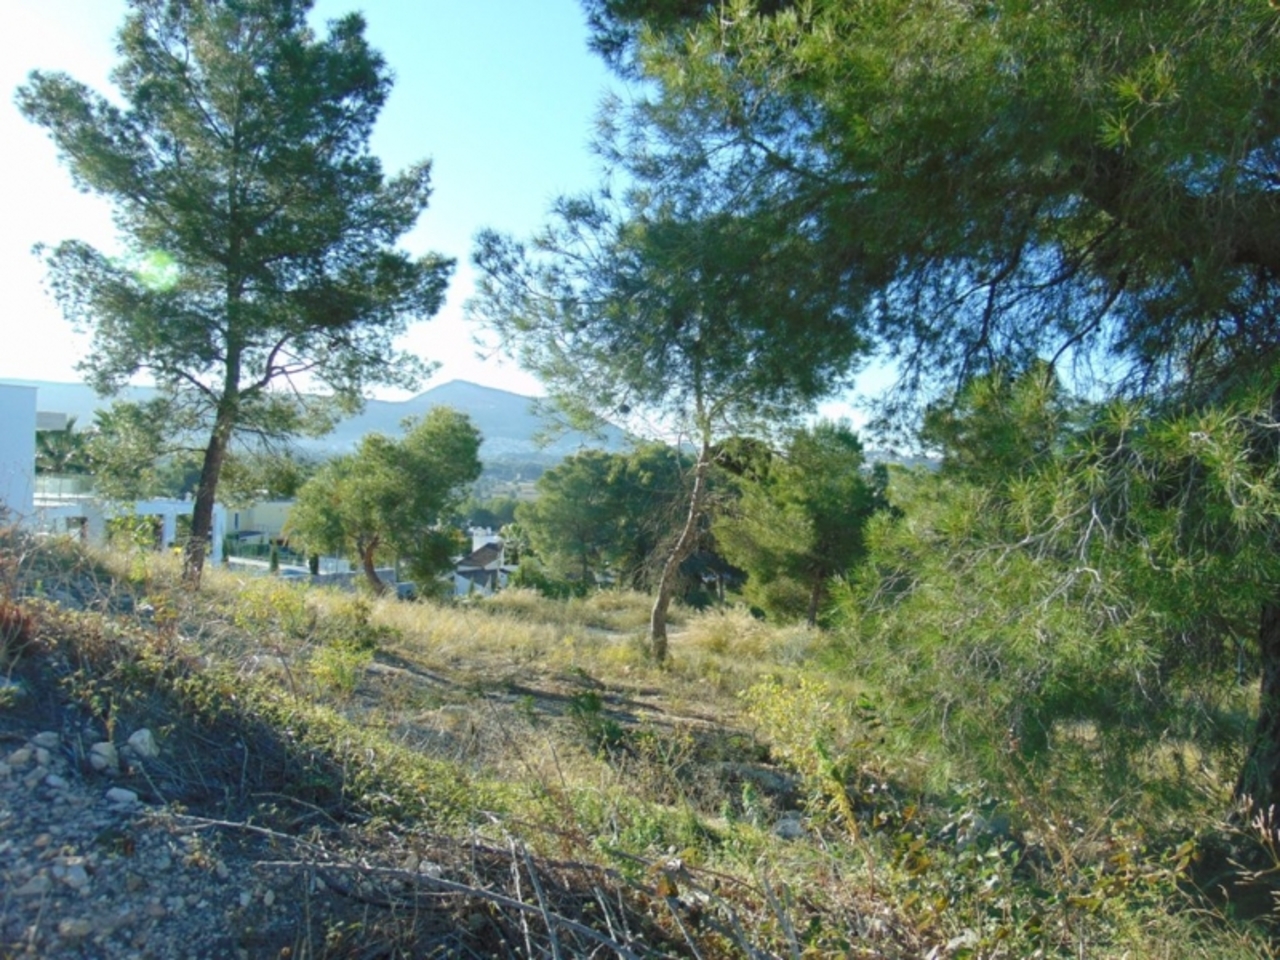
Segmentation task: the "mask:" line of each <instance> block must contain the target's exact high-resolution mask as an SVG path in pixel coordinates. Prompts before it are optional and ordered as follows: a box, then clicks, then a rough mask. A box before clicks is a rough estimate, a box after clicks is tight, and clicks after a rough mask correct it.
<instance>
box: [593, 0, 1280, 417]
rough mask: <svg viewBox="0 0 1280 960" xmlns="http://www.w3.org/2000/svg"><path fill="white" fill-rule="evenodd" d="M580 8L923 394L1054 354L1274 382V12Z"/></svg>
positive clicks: (760, 5) (1159, 374)
mask: <svg viewBox="0 0 1280 960" xmlns="http://www.w3.org/2000/svg"><path fill="white" fill-rule="evenodd" d="M589 6H590V7H591V9H592V10H593V11H594V12H595V13H596V21H595V22H596V28H597V33H598V36H599V38H600V39H601V42H603V43H605V45H606V46H611V47H612V48H613V49H615V51H618V52H619V53H620V54H622V55H623V59H624V60H625V62H628V63H630V64H631V67H632V69H635V70H637V71H639V72H640V73H641V74H642V75H643V76H644V77H645V78H646V79H647V80H648V81H649V82H650V84H651V85H652V88H655V89H656V93H655V94H654V98H653V102H652V103H642V104H641V105H640V106H639V107H638V108H637V110H638V111H640V112H662V111H678V112H680V113H682V114H683V115H685V116H686V117H687V122H688V123H690V124H693V123H697V124H698V125H699V126H700V129H701V131H702V133H701V137H702V140H703V142H704V143H706V144H707V147H706V152H707V153H708V154H713V155H715V156H716V157H717V159H718V163H719V164H720V165H721V167H722V168H725V167H733V168H736V167H738V166H747V167H751V166H752V165H755V168H756V169H759V170H760V171H761V176H762V177H767V179H768V183H769V191H768V198H767V203H766V204H765V206H764V212H760V211H756V212H755V213H756V215H758V216H768V217H769V218H771V219H772V222H773V224H774V225H775V226H778V225H780V224H781V223H789V224H790V229H791V230H793V231H794V232H796V233H797V234H803V235H805V236H813V237H819V238H821V243H822V244H823V250H824V252H825V253H826V254H827V256H828V259H827V260H826V261H824V263H823V267H824V270H823V275H824V276H825V278H826V281H827V282H828V283H830V284H832V285H835V284H836V283H841V282H845V278H846V275H847V274H853V275H855V276H856V282H855V283H853V284H851V285H850V286H849V288H848V289H849V290H850V293H851V294H852V296H853V297H855V298H857V301H858V302H859V303H860V304H868V305H874V306H875V309H877V310H878V311H879V314H878V316H877V319H876V325H875V331H876V334H877V336H878V338H879V340H880V343H881V345H882V346H883V347H884V348H885V349H886V351H887V352H888V353H889V355H890V357H891V358H892V359H894V360H897V361H898V362H899V363H901V364H902V365H903V367H904V373H905V374H906V375H907V377H908V379H909V380H911V381H912V382H913V383H914V384H915V385H916V386H919V387H921V388H923V389H925V390H926V391H930V392H931V391H933V390H936V389H937V388H938V386H943V387H944V388H945V387H946V386H948V385H954V384H957V383H963V382H965V381H966V380H968V379H969V378H970V377H971V376H972V375H974V374H976V373H980V372H983V371H989V370H991V369H993V368H996V367H998V366H1000V365H1002V364H1008V365H1011V366H1012V367H1013V368H1015V369H1023V368H1026V367H1027V366H1028V365H1029V364H1030V363H1032V362H1034V361H1035V360H1036V358H1038V357H1044V358H1053V360H1054V361H1055V365H1056V364H1057V363H1058V362H1059V361H1061V362H1063V364H1064V365H1065V364H1066V363H1067V362H1070V361H1080V360H1082V359H1084V358H1085V357H1088V356H1092V357H1095V358H1097V357H1101V356H1105V355H1106V354H1108V353H1109V354H1111V356H1112V357H1118V358H1120V359H1121V361H1122V363H1123V364H1125V365H1126V366H1128V367H1129V369H1130V370H1134V371H1138V372H1141V373H1143V374H1145V375H1146V377H1147V379H1146V381H1145V382H1146V383H1147V384H1148V385H1149V384H1151V383H1152V382H1154V381H1156V380H1166V381H1169V380H1173V381H1177V380H1192V381H1198V382H1201V383H1206V384H1207V383H1212V382H1218V383H1223V382H1238V381H1239V379H1240V377H1241V375H1242V374H1247V373H1248V372H1249V371H1265V370H1267V369H1268V368H1269V367H1271V366H1272V365H1273V364H1274V361H1275V359H1276V356H1277V354H1276V341H1275V339H1274V338H1273V337H1271V336H1270V333H1269V331H1270V319H1269V318H1270V317H1271V316H1273V315H1274V313H1275V306H1276V297H1277V292H1278V291H1280V286H1277V283H1276V280H1277V277H1278V276H1280V259H1278V257H1277V248H1276V246H1275V245H1274V244H1272V243H1270V242H1267V241H1262V240H1261V238H1262V237H1264V236H1270V235H1272V230H1273V226H1274V224H1275V221H1276V208H1275V204H1274V191H1273V184H1272V183H1271V170H1272V166H1273V164H1274V144H1275V142H1276V139H1277V133H1278V132H1280V118H1278V117H1277V115H1276V113H1275V112H1274V111H1273V110H1272V109H1271V108H1270V106H1269V104H1270V99H1271V96H1272V90H1273V87H1274V84H1275V81H1276V77H1277V66H1276V60H1275V57H1274V46H1275V43H1276V36H1277V30H1280V27H1278V26H1277V21H1276V17H1275V10H1274V8H1273V6H1272V5H1271V4H1270V3H1268V2H1267V0H1246V2H1234V0H1210V2H1203V0H1170V2H1167V3H1163V4H1161V5H1160V8H1159V10H1158V11H1152V10H1150V9H1148V8H1146V7H1145V6H1142V5H1135V4H1127V3H1105V4H1100V3H1086V4H1081V3H1076V2H1073V0H1050V2H1047V3H1037V4H1031V5H1028V4H1026V3H1022V2H1021V0H992V2H985V3H961V4H937V3H913V2H910V0H869V2H862V3H856V4H849V3H814V4H798V3H791V2H787V0H782V2H772V0H770V2H762V0H735V2H733V3H731V4H730V5H729V7H726V6H725V5H723V4H712V3H702V2H698V0H691V2H688V3H685V2H676V3H672V2H668V0H590V3H589ZM730 10H731V12H730ZM619 44H621V46H622V49H621V50H619V48H618V45H619ZM792 262H793V265H794V266H796V267H798V268H801V269H802V268H803V267H804V266H806V265H807V264H808V262H809V261H807V260H804V259H800V260H795V261H792ZM851 309H856V307H851ZM1121 372H1122V373H1123V372H1125V371H1121Z"/></svg>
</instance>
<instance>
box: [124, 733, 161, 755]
mask: <svg viewBox="0 0 1280 960" xmlns="http://www.w3.org/2000/svg"><path fill="white" fill-rule="evenodd" d="M129 747H130V748H131V749H132V750H133V752H134V753H135V754H137V755H138V756H139V757H141V758H142V759H144V760H151V759H154V758H155V757H158V756H160V747H159V745H158V744H157V743H156V738H155V737H154V736H153V735H152V733H151V731H150V730H148V729H147V728H146V727H143V728H142V729H141V730H136V731H134V733H133V734H132V735H131V736H130V737H129Z"/></svg>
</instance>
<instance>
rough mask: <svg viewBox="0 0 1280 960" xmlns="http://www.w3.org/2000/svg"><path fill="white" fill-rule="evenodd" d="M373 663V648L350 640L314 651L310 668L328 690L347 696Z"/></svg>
mask: <svg viewBox="0 0 1280 960" xmlns="http://www.w3.org/2000/svg"><path fill="white" fill-rule="evenodd" d="M372 662H373V651H372V650H369V649H365V648H361V647H359V646H356V645H354V644H350V643H336V644H330V645H328V646H323V647H316V648H315V649H314V650H312V651H311V656H310V658H309V659H308V661H307V669H308V670H310V671H311V676H312V677H314V678H315V680H316V682H317V683H319V684H320V685H321V687H323V688H324V689H325V690H326V691H329V692H331V693H333V694H335V695H336V696H338V697H339V698H340V699H346V698H349V697H350V696H351V695H352V694H353V693H355V690H356V686H357V685H358V684H359V683H360V678H361V677H363V676H364V671H365V668H367V667H368V666H369V664H370V663H372Z"/></svg>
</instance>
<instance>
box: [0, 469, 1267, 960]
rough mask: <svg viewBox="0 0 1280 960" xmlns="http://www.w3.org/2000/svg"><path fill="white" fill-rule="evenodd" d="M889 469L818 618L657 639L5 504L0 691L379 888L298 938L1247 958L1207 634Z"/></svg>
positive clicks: (569, 608) (927, 480)
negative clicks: (1111, 602) (58, 533)
mask: <svg viewBox="0 0 1280 960" xmlns="http://www.w3.org/2000/svg"><path fill="white" fill-rule="evenodd" d="M898 479H899V480H900V481H901V486H900V487H899V486H897V485H895V489H897V490H898V491H899V495H900V496H901V497H902V499H903V502H904V503H906V504H907V505H908V507H907V509H908V511H909V514H910V515H911V516H913V517H915V518H916V520H915V522H914V523H912V524H906V523H894V522H892V521H891V520H890V519H888V518H882V519H881V520H877V522H876V527H875V529H874V530H873V533H872V536H871V538H870V542H871V550H872V553H873V554H874V555H875V556H877V558H878V559H879V564H878V569H879V570H880V577H879V579H873V578H871V577H870V576H868V577H867V578H866V579H865V580H864V581H862V582H858V581H850V582H849V583H848V585H847V586H845V587H843V588H841V589H840V591H838V595H837V597H836V604H837V609H838V611H839V619H840V620H841V626H839V627H838V628H836V629H832V630H830V631H825V632H824V631H818V630H814V629H811V628H808V627H804V626H801V625H796V626H785V625H771V624H768V623H765V622H762V621H760V620H758V619H755V618H753V617H752V616H750V615H749V614H748V613H746V612H745V610H742V609H741V608H738V607H723V608H715V609H711V610H708V611H704V612H694V611H690V610H686V609H683V608H681V607H679V606H677V607H676V608H675V609H674V610H673V630H672V650H671V657H670V658H669V660H668V661H667V662H666V663H665V664H663V665H659V664H657V663H655V662H654V661H653V660H652V658H651V655H650V652H649V649H648V645H647V642H646V629H647V623H648V600H647V598H646V597H645V596H644V595H642V594H633V593H628V592H625V591H614V590H606V591H599V592H596V593H593V594H592V595H590V596H588V597H584V598H581V599H573V600H567V601H563V600H549V599H547V598H545V597H542V596H540V595H538V594H536V593H534V592H532V591H527V590H510V591H507V592H505V593H502V594H499V595H498V596H496V597H494V598H491V599H487V600H469V601H466V602H458V603H454V604H448V605H439V604H435V603H404V602H396V601H394V600H390V599H367V598H362V597H360V596H358V595H353V594H344V593H328V592H326V591H319V590H307V589H306V588H302V587H299V586H297V585H295V584H291V583H289V582H286V581H281V580H277V579H275V578H270V577H266V578H261V579H257V580H250V581H244V580H240V579H238V578H236V577H235V576H233V575H230V574H228V573H225V572H222V571H212V570H211V571H209V576H208V577H207V579H206V582H205V587H204V589H203V590H202V591H201V592H200V593H195V594H193V593H191V592H189V591H185V590H183V589H182V587H181V571H180V569H179V565H178V561H177V560H176V559H175V558H170V557H164V556H161V555H157V554H153V553H150V552H132V553H126V554H117V555H111V556H103V557H91V556H86V555H84V554H82V553H80V552H79V548H78V547H76V546H73V545H71V544H67V543H61V542H56V541H45V542H42V543H36V542H34V541H31V540H29V539H25V538H24V537H22V536H19V535H17V534H14V533H12V532H10V533H8V534H6V535H5V540H4V547H3V562H4V567H3V574H4V577H3V585H4V594H5V599H4V602H3V614H2V617H0V624H2V626H3V629H4V637H5V661H4V667H5V674H6V676H7V677H9V678H10V679H11V680H12V681H13V682H14V683H13V684H12V685H10V686H7V687H6V688H5V691H4V696H5V698H6V700H5V703H4V705H3V709H2V711H0V723H2V724H3V725H4V729H5V730H6V731H8V732H17V731H21V730H30V729H34V728H36V727H47V726H49V725H56V724H63V725H64V726H66V725H68V724H69V725H70V726H71V727H73V728H75V729H81V730H82V731H83V735H84V736H87V737H110V736H112V733H113V731H125V730H130V729H136V727H137V726H140V725H148V726H150V727H151V728H152V729H156V730H163V731H165V733H164V737H163V745H164V755H163V767H162V768H156V769H153V770H152V771H150V773H149V776H150V778H151V779H150V782H148V781H147V780H144V779H143V778H141V777H136V778H135V781H136V782H133V783H131V785H132V786H134V787H135V788H137V789H139V790H140V791H141V792H142V793H143V795H144V796H146V797H148V798H149V799H151V800H153V801H160V800H167V801H169V802H181V803H182V804H184V805H185V807H186V808H187V809H188V811H190V812H194V813H197V814H199V815H200V816H203V817H207V818H210V819H215V820H217V821H219V822H221V823H223V824H224V827H225V829H228V830H234V829H235V826H234V825H235V824H245V825H252V827H253V828H255V829H265V830H269V831H272V832H273V833H275V834H277V835H278V836H279V837H280V838H282V839H281V840H280V841H279V842H284V838H288V837H291V836H293V837H298V838H305V840H306V846H305V850H304V856H303V858H302V860H303V861H305V860H306V855H310V856H312V857H313V858H315V863H313V865H317V866H321V867H324V868H325V869H329V870H344V871H350V872H351V874H352V876H353V877H357V878H359V879H360V881H361V883H365V884H367V886H366V887H362V889H365V890H366V892H367V891H368V890H374V891H376V892H377V893H378V896H374V897H372V898H369V897H366V898H364V899H362V900H361V901H360V902H359V911H358V912H359V914H360V916H361V920H360V921H359V922H358V923H352V924H351V925H347V926H343V928H342V930H341V931H334V930H329V931H323V930H319V931H317V930H311V931H308V932H307V937H306V940H305V942H306V943H307V944H309V945H310V946H309V948H308V949H309V950H310V951H311V953H310V954H309V955H312V956H331V957H340V956H366V955H375V954H376V955H382V956H420V955H423V953H424V952H428V951H430V950H437V951H440V952H443V954H445V955H453V956H494V955H503V954H508V953H509V954H510V955H517V956H525V955H529V956H543V955H545V956H554V955H560V956H578V955H581V956H587V955H617V956H639V957H650V956H652V957H657V956H688V957H696V956H701V957H736V956H756V957H764V956H779V957H798V956H849V955H854V956H867V957H920V956H930V955H931V956H935V957H944V956H947V957H963V956H969V957H1000V956H1007V957H1024V956H1061V957H1068V956H1070V957H1075V956H1080V955H1086V956H1098V957H1107V956H1113V957H1121V956H1152V957H1160V956H1164V957H1196V956H1199V957H1256V956H1265V955H1270V953H1269V951H1270V950H1271V946H1270V945H1271V943H1272V940H1271V935H1272V927H1271V921H1272V914H1271V912H1270V910H1271V896H1270V894H1271V890H1272V886H1271V879H1272V876H1273V874H1274V872H1275V871H1276V870H1277V868H1278V867H1280V862H1278V861H1277V859H1276V858H1275V856H1274V855H1273V851H1274V847H1273V846H1272V845H1271V844H1270V841H1269V837H1270V833H1269V832H1268V831H1267V830H1265V829H1260V828H1259V826H1258V825H1257V824H1251V823H1248V822H1243V821H1236V822H1232V821H1228V820H1225V819H1224V818H1223V817H1222V816H1221V812H1222V810H1223V809H1224V804H1225V800H1226V798H1228V797H1229V796H1230V794H1231V790H1232V787H1233V785H1234V784H1233V777H1234V771H1235V769H1236V766H1237V764H1238V761H1239V758H1240V754H1241V751H1242V749H1243V746H1244V741H1243V731H1244V730H1245V728H1246V727H1247V717H1248V712H1249V710H1250V707H1251V701H1252V700H1253V699H1254V693H1253V690H1252V689H1251V688H1246V687H1242V686H1240V685H1237V684H1235V683H1232V682H1223V678H1221V677H1218V676H1216V675H1215V674H1216V673H1217V672H1224V673H1231V672H1233V671H1234V669H1235V664H1234V663H1226V664H1222V665H1221V667H1222V669H1221V671H1218V670H1217V669H1216V668H1214V667H1212V666H1210V665H1207V664H1206V663H1205V662H1204V661H1199V662H1196V663H1195V664H1194V665H1193V664H1192V663H1191V662H1190V655H1189V660H1188V662H1187V663H1186V664H1184V665H1173V666H1166V665H1162V668H1161V669H1155V668H1153V667H1152V665H1151V663H1150V662H1149V661H1145V662H1144V652H1145V651H1144V650H1143V648H1142V647H1141V643H1140V641H1141V638H1142V636H1143V631H1144V629H1147V627H1148V626H1149V625H1148V624H1144V623H1142V622H1141V617H1132V618H1130V619H1129V620H1128V621H1125V622H1117V621H1116V619H1115V617H1114V615H1109V614H1108V612H1107V608H1106V603H1102V604H1101V605H1100V606H1099V607H1098V608H1097V614H1096V616H1091V615H1082V611H1084V612H1085V613H1086V614H1087V611H1088V610H1090V609H1093V608H1091V607H1090V606H1089V604H1087V603H1086V604H1083V605H1081V604H1079V603H1077V602H1075V601H1073V600H1071V599H1070V598H1069V596H1068V595H1069V594H1070V593H1071V589H1072V588H1067V589H1065V590H1063V591H1062V592H1061V594H1060V595H1059V596H1058V597H1056V598H1054V597H1047V598H1046V597H1045V596H1044V594H1043V593H1042V592H1041V591H1040V590H1039V586H1038V584H1039V581H1040V580H1041V579H1043V578H1045V577H1046V576H1047V575H1046V572H1045V570H1044V569H1042V568H1041V567H1042V564H1043V563H1044V561H1043V560H1042V559H1038V558H1030V557H1022V558H1019V557H1016V556H1008V555H1001V554H1000V553H999V552H991V553H988V554H987V555H985V556H983V557H978V556H975V555H973V554H968V553H965V552H964V551H963V550H962V551H960V552H959V553H957V554H951V553H949V552H947V551H946V550H945V549H938V548H939V547H945V546H947V545H948V544H950V545H955V544H961V543H963V541H964V540H965V538H966V537H968V536H970V535H971V534H972V530H973V528H974V527H976V526H978V527H980V526H983V525H985V524H987V523H988V522H990V519H989V515H988V514H987V513H985V512H984V511H981V510H977V511H975V510H974V509H973V507H974V506H975V503H974V497H975V496H976V494H974V493H973V492H972V491H969V492H966V491H964V490H963V489H961V488H960V487H959V486H958V485H956V486H954V487H953V486H952V483H951V481H949V480H938V479H937V478H934V477H932V476H930V475H920V476H905V477H900V478H898ZM926 544H927V545H928V546H929V547H930V549H928V550H927V551H925V550H924V549H922V548H923V547H924V546H925V545H926ZM913 555H914V559H913ZM891 558H892V559H893V560H894V561H895V562H896V567H895V568H893V569H890V567H889V565H888V562H889V560H890V559H891ZM904 579H910V580H912V581H913V582H911V583H906V582H904ZM979 582H980V583H981V584H983V589H982V590H981V591H980V592H979V591H975V589H974V587H975V585H976V584H978V583H979ZM1028 588H1032V589H1031V590H1030V593H1029V592H1028ZM1080 589H1084V585H1080ZM1029 596H1031V597H1035V598H1037V599H1036V600H1035V601H1034V602H1028V597H1029ZM1103 599H1104V600H1105V597H1104V598H1103ZM86 771H87V768H86ZM85 776H89V777H91V776H94V774H92V773H88V772H86V773H85ZM389 838H395V839H394V841H392V840H390V839H389ZM406 849H410V850H418V851H420V856H421V857H422V858H423V859H426V860H430V861H431V862H432V863H434V864H436V865H437V867H438V869H434V872H433V873H431V874H417V875H414V874H410V873H406V872H405V870H403V869H402V868H401V867H400V866H399V865H400V864H401V863H402V862H403V856H404V851H405V850H406ZM306 851H310V853H309V854H306ZM321 861H323V862H321ZM300 863H301V861H300ZM335 863H336V864H338V866H336V867H335V866H334V864H335ZM299 869H302V866H301V865H300V866H299ZM383 895H385V896H383ZM370 900H372V902H374V903H376V904H379V905H378V906H375V907H370V906H369V902H370ZM429 917H434V918H435V919H434V920H431V921H428V919H427V918H429ZM442 918H443V919H445V920H448V918H452V921H451V922H449V923H444V924H443V925H442V923H441V922H439V921H441V920H442ZM442 929H444V930H447V931H448V932H447V934H446V933H442V932H441V931H442ZM297 936H298V940H297V943H299V944H301V943H302V942H303V937H302V931H301V930H299V931H297ZM321 945H324V946H321ZM295 955H298V954H295Z"/></svg>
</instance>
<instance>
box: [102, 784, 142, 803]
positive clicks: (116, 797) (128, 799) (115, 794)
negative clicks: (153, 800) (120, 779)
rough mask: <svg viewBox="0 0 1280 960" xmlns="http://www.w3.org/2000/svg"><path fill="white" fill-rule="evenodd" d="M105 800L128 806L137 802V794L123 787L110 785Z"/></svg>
mask: <svg viewBox="0 0 1280 960" xmlns="http://www.w3.org/2000/svg"><path fill="white" fill-rule="evenodd" d="M107 802H108V803H117V804H120V805H121V806H130V805H132V804H135V803H137V802H138V795H137V794H136V793H134V792H133V791H132V790H126V789H125V788H124V787H112V788H111V789H110V790H108V791H107Z"/></svg>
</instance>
